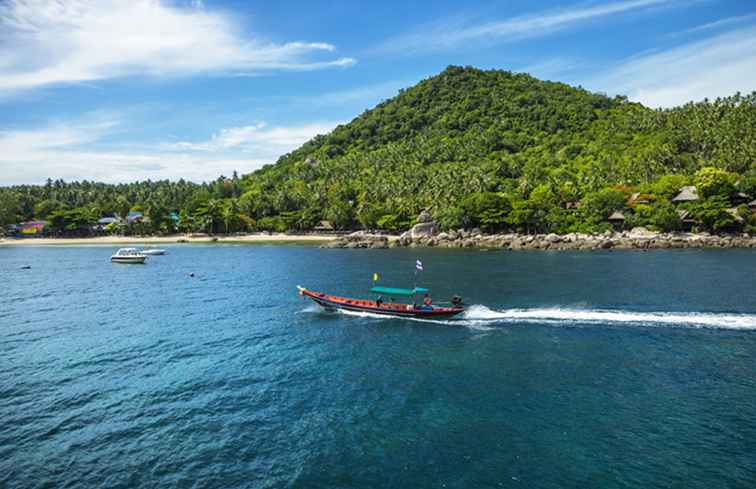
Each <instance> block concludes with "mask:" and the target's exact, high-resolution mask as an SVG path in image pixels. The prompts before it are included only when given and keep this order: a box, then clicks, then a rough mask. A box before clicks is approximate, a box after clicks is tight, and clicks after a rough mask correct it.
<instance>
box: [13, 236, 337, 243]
mask: <svg viewBox="0 0 756 489" xmlns="http://www.w3.org/2000/svg"><path fill="white" fill-rule="evenodd" d="M335 239H337V236H333V235H325V234H306V235H292V234H283V233H281V234H261V233H255V234H244V235H233V236H207V235H196V234H195V235H184V234H176V235H171V236H141V237H140V236H97V237H93V238H2V239H0V246H54V245H69V246H71V245H74V246H81V245H158V244H171V243H225V244H235V243H239V244H243V243H247V244H255V243H261V244H262V243H312V244H317V243H326V242H329V241H333V240H335Z"/></svg>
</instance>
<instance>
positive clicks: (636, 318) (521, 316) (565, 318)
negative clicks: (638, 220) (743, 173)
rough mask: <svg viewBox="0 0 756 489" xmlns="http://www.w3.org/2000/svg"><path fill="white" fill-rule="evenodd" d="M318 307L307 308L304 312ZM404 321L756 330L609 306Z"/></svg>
mask: <svg viewBox="0 0 756 489" xmlns="http://www.w3.org/2000/svg"><path fill="white" fill-rule="evenodd" d="M316 310H321V309H319V308H318V309H312V308H311V307H308V308H307V309H306V311H307V312H313V311H316ZM337 312H338V313H339V314H344V315H347V316H355V317H363V318H373V319H378V320H387V319H396V318H388V317H386V316H382V315H379V314H373V313H369V312H354V311H344V310H339V311H337ZM401 320H404V321H417V322H423V323H435V324H444V325H449V326H465V327H468V328H471V329H475V330H481V331H488V330H492V329H495V328H496V327H497V326H500V325H507V324H513V325H516V324H536V323H538V324H548V325H552V326H581V325H599V324H605V325H606V324H609V325H613V326H623V325H624V326H642V327H660V326H661V327H687V328H712V329H730V330H741V331H747V330H753V331H756V314H731V313H721V314H720V313H705V312H689V313H685V312H638V311H623V310H612V309H577V308H574V309H573V308H562V307H549V308H530V309H503V310H494V309H490V308H488V307H486V306H484V305H480V304H476V305H473V306H470V307H469V308H468V309H467V310H466V311H465V312H464V313H463V314H462V315H460V316H459V317H457V318H454V319H426V318H401Z"/></svg>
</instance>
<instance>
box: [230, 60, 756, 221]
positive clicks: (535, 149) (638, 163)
mask: <svg viewBox="0 0 756 489" xmlns="http://www.w3.org/2000/svg"><path fill="white" fill-rule="evenodd" d="M705 167H715V168H718V169H721V170H724V171H726V172H732V173H736V174H738V175H746V174H753V172H754V171H755V170H756V94H751V95H749V96H745V97H744V96H741V95H739V94H738V95H735V96H733V97H730V98H726V99H719V100H716V101H713V102H711V101H705V102H701V103H695V104H688V105H686V106H684V107H680V108H676V109H672V110H664V111H659V110H652V109H649V108H646V107H644V106H642V105H641V104H638V103H631V102H628V101H627V99H626V98H625V97H615V98H609V97H606V96H604V95H600V94H595V93H590V92H588V91H586V90H583V89H578V88H573V87H570V86H568V85H565V84H562V83H554V82H545V81H540V80H538V79H536V78H533V77H531V76H529V75H526V74H516V73H510V72H507V71H499V70H491V71H482V70H478V69H474V68H461V67H449V68H447V69H446V70H444V71H443V72H442V73H440V74H439V75H437V76H434V77H432V78H429V79H427V80H424V81H422V82H420V83H418V84H417V85H415V86H413V87H411V88H409V89H406V90H404V91H402V92H401V93H400V94H399V95H397V96H396V97H394V98H392V99H390V100H387V101H385V102H383V103H381V104H380V105H378V106H377V107H375V108H374V109H372V110H369V111H367V112H365V113H363V114H362V115H360V116H359V117H357V118H356V119H354V120H353V121H352V122H350V123H349V124H346V125H343V126H340V127H338V128H336V129H335V130H334V131H333V132H332V133H331V134H329V135H326V136H318V137H316V138H314V139H313V140H312V141H310V142H308V143H306V144H305V145H303V146H302V147H301V148H299V149H298V150H296V151H294V152H292V153H290V154H288V155H285V156H283V157H281V158H280V159H279V161H278V162H277V163H276V164H275V165H271V166H269V167H266V168H264V169H262V170H259V171H257V172H255V173H252V174H250V175H248V176H246V177H245V178H244V182H245V186H246V188H247V189H248V197H249V198H251V199H252V200H253V201H254V202H255V203H256V212H257V214H258V215H266V214H277V215H282V216H284V217H286V218H287V219H289V220H291V219H295V220H296V219H299V220H302V221H305V222H306V221H311V220H313V219H314V218H315V217H316V216H317V217H323V218H326V219H329V220H331V221H332V222H334V223H336V224H337V225H339V226H348V225H350V224H351V223H354V222H359V223H360V224H362V225H363V226H364V227H369V228H373V227H389V228H392V227H393V228H399V229H401V228H404V227H406V226H408V225H409V224H410V222H411V219H412V218H413V216H415V215H417V213H418V211H419V210H420V209H422V208H426V207H427V208H430V209H431V210H432V213H433V214H434V215H435V216H436V217H437V218H440V219H441V220H442V223H445V224H446V225H447V226H449V227H453V226H456V225H466V224H476V222H475V221H480V219H479V218H480V216H474V215H471V214H475V212H476V210H475V209H474V207H476V205H477V206H478V207H480V204H481V203H480V202H478V203H477V204H476V203H475V202H470V198H471V196H473V195H474V194H481V193H494V194H497V195H498V196H499V197H500V200H502V202H501V205H500V206H499V207H500V208H501V209H500V211H498V212H499V214H500V220H501V223H500V224H501V225H502V226H505V225H507V224H508V225H511V226H513V227H521V225H522V223H523V220H525V221H527V220H528V219H530V218H529V217H527V215H529V212H530V211H533V212H535V211H534V210H533V209H530V207H532V206H528V205H527V203H528V201H529V200H531V199H532V198H533V197H536V198H537V199H538V200H539V201H540V202H541V204H542V205H541V204H539V205H541V207H543V205H547V204H548V205H547V206H548V207H549V208H552V207H553V208H554V209H559V208H562V209H564V208H565V207H569V204H571V203H575V202H578V201H580V200H582V199H583V198H585V197H586V196H588V195H589V194H591V193H595V192H598V191H600V190H602V189H604V188H606V187H607V186H610V185H618V184H619V185H623V189H624V190H638V191H643V192H646V193H661V194H662V195H659V196H658V197H659V198H660V200H662V199H668V198H669V197H670V195H669V194H670V193H671V192H674V191H676V190H677V189H675V188H673V187H675V186H677V187H679V186H681V185H682V184H685V183H692V179H689V178H687V177H692V176H693V175H694V174H695V173H696V172H697V171H699V170H700V169H702V168H705ZM665 175H678V176H679V178H676V179H672V180H670V179H663V180H662V182H660V183H659V184H660V185H661V186H662V187H663V188H660V189H654V188H652V186H650V185H651V184H653V183H656V181H657V180H658V179H659V178H660V177H663V176H665ZM730 178H734V177H732V176H731V177H730ZM671 182H674V183H671ZM478 197H479V198H478V200H480V199H481V197H480V196H478ZM488 197H489V198H488V200H492V199H493V197H492V196H488ZM466 199H467V200H468V202H467V203H465V200H466ZM473 200H475V199H474V198H473ZM504 201H506V202H504ZM533 204H534V205H535V203H533ZM521 209H527V210H528V211H527V212H525V214H526V216H525V217H523V216H521V215H520V216H518V215H516V214H517V212H515V213H514V214H515V215H513V211H518V210H521ZM479 210H480V209H478V211H479ZM541 211H543V212H540V214H542V215H543V217H542V218H541V219H540V220H539V219H536V218H534V219H533V220H534V223H535V221H538V223H537V224H536V225H535V226H528V227H535V228H538V229H543V230H549V229H553V230H555V229H559V230H565V229H567V228H569V227H571V226H573V224H570V223H572V222H573V221H575V220H577V221H581V220H582V221H586V220H588V218H587V217H586V216H574V215H569V216H565V215H562V214H563V213H560V212H557V211H555V212H554V213H551V212H550V211H544V210H543V209H541ZM544 212H545V214H544ZM549 213H551V214H553V215H552V216H551V217H548V219H550V220H552V221H560V222H561V224H556V223H552V224H548V223H546V222H545V220H546V219H547V216H546V215H547V214H549ZM536 214H538V213H536ZM568 214H574V213H568ZM592 220H593V221H595V220H596V219H595V218H594V219H592ZM494 221H495V219H494ZM477 224H480V223H479V222H477ZM573 227H574V226H573ZM578 227H579V226H578Z"/></svg>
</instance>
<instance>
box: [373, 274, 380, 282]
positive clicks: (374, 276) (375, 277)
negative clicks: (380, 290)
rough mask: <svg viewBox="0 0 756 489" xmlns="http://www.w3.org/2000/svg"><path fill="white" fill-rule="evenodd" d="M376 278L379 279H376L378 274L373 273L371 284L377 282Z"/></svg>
mask: <svg viewBox="0 0 756 489" xmlns="http://www.w3.org/2000/svg"><path fill="white" fill-rule="evenodd" d="M378 278H379V277H378V274H377V273H374V274H373V282H377V281H378Z"/></svg>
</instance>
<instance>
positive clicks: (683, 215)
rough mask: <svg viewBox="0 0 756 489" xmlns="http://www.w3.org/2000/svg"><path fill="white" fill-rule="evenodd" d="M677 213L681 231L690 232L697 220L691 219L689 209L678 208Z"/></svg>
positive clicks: (696, 224)
mask: <svg viewBox="0 0 756 489" xmlns="http://www.w3.org/2000/svg"><path fill="white" fill-rule="evenodd" d="M677 215H678V216H680V222H681V223H682V229H683V231H688V232H690V231H692V230H693V228H694V227H696V226H698V221H696V220H695V219H693V216H691V215H690V211H684V210H678V211H677Z"/></svg>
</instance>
